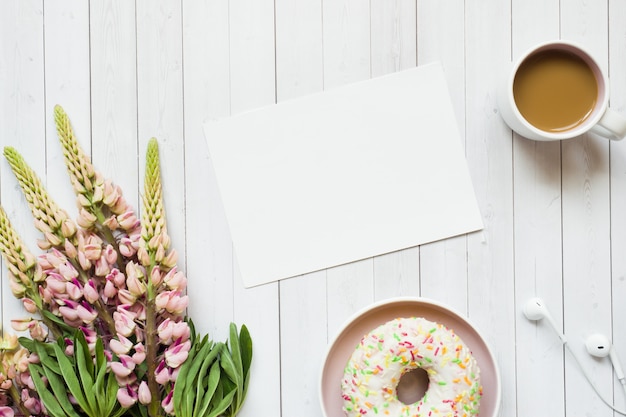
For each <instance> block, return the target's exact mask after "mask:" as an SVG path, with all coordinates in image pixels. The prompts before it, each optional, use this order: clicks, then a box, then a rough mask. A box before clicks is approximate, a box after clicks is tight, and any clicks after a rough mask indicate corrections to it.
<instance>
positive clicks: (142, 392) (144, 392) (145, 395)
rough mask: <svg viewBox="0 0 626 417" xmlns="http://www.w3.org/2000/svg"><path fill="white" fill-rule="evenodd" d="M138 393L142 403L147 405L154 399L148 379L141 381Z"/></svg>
mask: <svg viewBox="0 0 626 417" xmlns="http://www.w3.org/2000/svg"><path fill="white" fill-rule="evenodd" d="M137 394H138V399H139V402H140V403H141V404H144V405H147V404H150V401H152V394H151V393H150V388H148V384H147V383H146V381H141V383H140V384H139V389H138V390H137Z"/></svg>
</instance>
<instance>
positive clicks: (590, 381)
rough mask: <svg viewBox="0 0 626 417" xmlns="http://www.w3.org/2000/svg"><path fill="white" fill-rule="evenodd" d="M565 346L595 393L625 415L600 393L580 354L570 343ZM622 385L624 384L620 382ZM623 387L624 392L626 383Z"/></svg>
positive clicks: (622, 413) (617, 411)
mask: <svg viewBox="0 0 626 417" xmlns="http://www.w3.org/2000/svg"><path fill="white" fill-rule="evenodd" d="M563 345H564V346H565V348H567V350H568V351H569V353H570V354H571V355H572V357H573V358H574V361H575V362H576V364H577V365H578V369H580V370H581V372H582V373H583V375H584V377H585V379H586V380H587V382H588V383H589V385H591V388H593V390H594V391H595V393H596V394H597V395H598V397H599V398H600V399H601V400H602V402H604V403H605V404H606V405H607V406H608V407H610V408H611V409H612V410H613V411H615V412H616V413H619V414H621V415H623V416H626V411H623V410H620V409H618V408H616V407H615V406H614V405H613V404H611V403H610V402H609V401H608V400H607V399H606V398H604V396H603V395H602V393H600V390H599V389H598V387H597V386H596V384H594V383H593V381H592V380H591V378H590V377H589V376H588V374H587V372H586V371H585V368H584V367H583V365H582V363H581V361H580V359H578V355H576V353H575V352H574V351H573V350H572V349H571V348H570V347H569V343H567V342H565V343H564V344H563ZM620 385H622V384H621V383H620ZM622 387H623V388H624V393H626V385H622Z"/></svg>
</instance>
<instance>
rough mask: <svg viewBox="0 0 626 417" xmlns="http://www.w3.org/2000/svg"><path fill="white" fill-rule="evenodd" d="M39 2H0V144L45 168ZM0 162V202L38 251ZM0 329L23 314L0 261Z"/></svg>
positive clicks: (12, 183) (30, 225)
mask: <svg viewBox="0 0 626 417" xmlns="http://www.w3.org/2000/svg"><path fill="white" fill-rule="evenodd" d="M43 23H44V22H43V4H42V2H41V1H20V0H13V1H6V2H2V3H1V4H0V90H1V91H3V94H2V95H1V96H0V144H1V147H2V148H3V149H4V147H5V146H11V147H14V148H15V149H17V150H18V151H19V152H20V153H21V154H22V155H23V156H24V158H25V159H26V160H27V163H28V164H29V165H31V166H32V167H33V168H35V167H36V168H37V169H38V171H39V172H41V173H42V174H45V170H44V167H45V164H46V162H45V158H46V146H45V120H46V119H45V114H44V113H45V110H44V109H45V101H44V100H45V96H44V49H43V47H44V45H43ZM2 159H3V161H2V163H1V164H0V203H1V204H2V207H3V208H4V210H5V212H6V213H7V215H8V216H9V219H10V221H11V224H12V225H13V227H14V229H15V230H16V231H17V233H18V234H19V235H20V236H21V238H22V241H23V243H24V244H25V245H26V246H27V247H28V248H29V249H30V251H31V252H32V253H33V254H38V253H39V249H38V248H37V245H36V240H37V239H39V238H40V235H41V234H40V233H39V232H38V231H37V230H36V229H35V228H34V227H33V220H32V216H31V214H30V210H29V209H28V206H27V204H26V200H25V199H24V197H23V196H22V192H21V190H20V188H19V186H18V184H17V180H16V179H15V177H14V175H13V173H12V172H11V170H10V168H9V165H8V164H7V163H6V162H5V161H4V157H2ZM0 290H1V295H2V297H1V301H0V318H1V320H2V321H1V325H0V331H2V330H3V329H4V330H6V331H9V332H12V329H11V327H10V321H11V320H12V319H17V318H20V317H22V316H23V315H24V313H25V312H24V310H23V309H22V307H21V303H20V302H19V301H18V300H17V299H16V298H15V297H14V296H13V294H12V293H11V290H10V287H9V276H8V271H7V269H6V264H5V263H4V261H2V262H0Z"/></svg>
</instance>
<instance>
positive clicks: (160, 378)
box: [155, 360, 171, 385]
mask: <svg viewBox="0 0 626 417" xmlns="http://www.w3.org/2000/svg"><path fill="white" fill-rule="evenodd" d="M155 374H156V375H155V377H156V378H155V379H156V382H157V383H158V384H160V385H165V384H167V383H168V382H169V381H170V377H171V373H170V368H168V367H167V364H166V363H165V361H164V360H162V361H161V362H159V365H158V366H157V368H156V371H155Z"/></svg>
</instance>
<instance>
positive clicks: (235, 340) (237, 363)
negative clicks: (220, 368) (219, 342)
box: [229, 323, 243, 379]
mask: <svg viewBox="0 0 626 417" xmlns="http://www.w3.org/2000/svg"><path fill="white" fill-rule="evenodd" d="M229 342H230V356H231V358H232V359H233V365H234V367H235V371H236V372H237V374H238V375H241V376H242V377H243V364H242V362H241V346H240V345H239V336H238V334H237V325H236V324H235V323H230V340H229ZM242 379H243V378H242Z"/></svg>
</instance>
